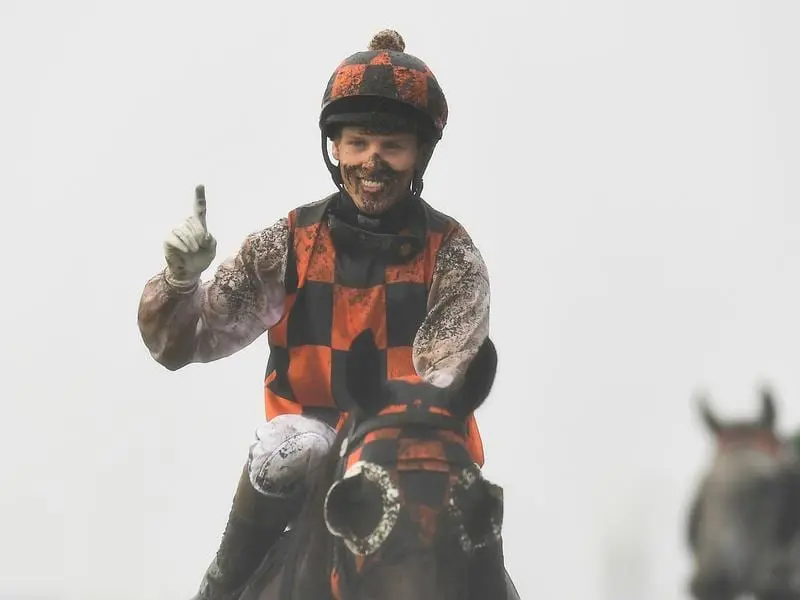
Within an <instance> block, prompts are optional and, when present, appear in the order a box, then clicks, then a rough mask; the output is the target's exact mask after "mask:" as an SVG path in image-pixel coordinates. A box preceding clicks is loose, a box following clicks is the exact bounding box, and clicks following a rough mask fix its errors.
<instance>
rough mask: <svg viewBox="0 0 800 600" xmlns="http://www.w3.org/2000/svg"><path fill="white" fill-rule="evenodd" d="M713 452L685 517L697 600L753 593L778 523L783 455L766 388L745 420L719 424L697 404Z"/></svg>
mask: <svg viewBox="0 0 800 600" xmlns="http://www.w3.org/2000/svg"><path fill="white" fill-rule="evenodd" d="M698 405H699V412H700V416H701V419H702V422H703V423H704V424H705V427H706V429H707V430H708V432H709V433H710V434H711V435H712V436H713V439H714V443H715V454H714V457H713V460H712V463H711V465H710V467H709V468H708V470H707V471H706V472H705V473H704V475H703V478H702V483H701V486H700V489H699V490H698V492H697V494H696V496H695V498H694V501H693V504H692V507H691V512H690V516H689V532H688V533H689V543H690V547H691V549H692V552H693V554H694V557H695V570H694V573H693V575H692V578H691V582H690V588H691V592H692V594H693V596H694V597H695V598H697V599H698V600H732V599H733V598H736V597H738V596H739V595H740V594H746V593H749V592H752V591H754V589H755V587H756V580H757V579H758V578H759V577H760V573H761V569H762V567H763V559H764V557H766V556H768V555H769V553H770V551H771V549H772V546H773V544H774V541H775V535H776V531H777V530H778V526H779V522H778V520H779V518H780V509H781V501H782V494H783V487H782V483H783V477H782V473H783V472H784V466H785V460H784V454H783V451H782V450H783V445H782V443H781V440H780V438H779V436H778V434H777V433H776V431H775V422H776V408H775V402H774V399H773V395H772V393H771V391H770V390H769V389H768V388H763V389H762V390H761V411H760V414H758V415H757V416H756V417H754V418H753V419H750V420H736V421H723V420H721V419H720V418H719V417H718V416H717V415H716V414H715V413H714V411H713V410H712V408H711V406H710V404H709V402H708V400H707V399H706V398H700V399H699V401H698Z"/></svg>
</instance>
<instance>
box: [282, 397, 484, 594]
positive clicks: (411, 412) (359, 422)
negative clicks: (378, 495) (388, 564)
mask: <svg viewBox="0 0 800 600" xmlns="http://www.w3.org/2000/svg"><path fill="white" fill-rule="evenodd" d="M398 408H399V410H398V411H396V412H385V413H382V414H377V415H370V416H361V417H356V416H353V417H351V419H350V423H349V424H348V425H347V428H348V429H347V434H346V435H345V436H343V438H342V443H341V445H340V447H339V457H338V460H337V462H336V466H335V469H334V477H333V481H334V482H336V481H339V480H341V479H342V478H343V477H344V476H345V473H346V470H347V463H348V457H349V455H350V454H351V453H352V452H354V451H355V450H356V449H357V448H359V447H360V446H361V445H362V444H363V443H364V441H365V439H366V438H367V436H368V435H369V434H371V433H374V432H377V431H380V430H382V429H392V428H398V429H408V428H418V429H423V430H437V431H448V432H452V433H454V434H456V435H458V436H464V435H465V434H466V431H467V427H466V423H465V421H464V420H463V419H459V418H457V417H455V416H453V415H451V414H449V413H447V412H445V411H441V412H433V411H431V410H430V409H427V408H416V407H414V406H412V405H405V404H403V405H401V406H399V407H398ZM332 451H336V450H335V449H334V450H332ZM465 455H466V452H465ZM393 460H396V458H395V459H393V457H391V456H386V457H382V459H381V462H385V463H391V462H393ZM456 464H457V466H460V467H463V468H464V470H465V472H469V470H470V469H473V470H476V471H477V470H478V469H477V466H475V464H474V463H472V461H471V460H460V461H456ZM469 483H471V481H470V482H469ZM342 545H343V542H342V541H341V540H339V539H337V540H336V541H335V542H334V544H333V552H332V553H331V556H330V558H329V567H328V572H329V574H330V579H331V586H330V588H329V596H328V599H329V600H341V599H340V597H339V593H338V589H337V583H336V582H337V579H338V573H340V572H341V571H340V563H341V561H340V557H341V554H342V550H343V549H342ZM298 562H299V561H296V560H295V561H289V564H287V566H286V569H285V570H284V573H283V575H282V578H281V589H280V593H279V598H280V600H291V598H292V591H293V589H294V586H295V582H296V579H297V569H298Z"/></svg>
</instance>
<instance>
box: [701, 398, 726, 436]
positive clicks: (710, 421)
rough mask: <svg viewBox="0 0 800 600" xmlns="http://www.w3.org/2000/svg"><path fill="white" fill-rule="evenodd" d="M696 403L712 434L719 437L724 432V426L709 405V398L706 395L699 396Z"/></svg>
mask: <svg viewBox="0 0 800 600" xmlns="http://www.w3.org/2000/svg"><path fill="white" fill-rule="evenodd" d="M696 401H697V406H698V409H699V410H700V416H701V417H702V418H703V422H704V423H705V424H706V427H707V428H708V429H709V430H710V431H711V433H713V434H714V435H717V434H718V433H719V432H720V431H721V430H722V426H721V425H720V423H719V421H718V420H717V417H716V416H714V413H713V412H712V410H711V406H710V405H709V403H708V397H707V396H705V395H700V396H697V400H696Z"/></svg>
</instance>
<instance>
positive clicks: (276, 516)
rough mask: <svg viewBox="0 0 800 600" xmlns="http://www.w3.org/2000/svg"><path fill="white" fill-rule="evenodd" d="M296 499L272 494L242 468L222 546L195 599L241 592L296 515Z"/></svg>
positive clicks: (215, 599) (222, 598) (224, 598)
mask: <svg viewBox="0 0 800 600" xmlns="http://www.w3.org/2000/svg"><path fill="white" fill-rule="evenodd" d="M295 507H296V501H295V500H294V499H293V498H282V497H268V496H265V495H264V494H261V493H260V492H258V491H257V490H256V489H255V488H253V486H252V484H251V483H250V477H249V474H248V470H247V468H246V467H245V469H244V470H243V471H242V475H241V477H240V479H239V485H238V487H237V489H236V494H235V496H234V499H233V505H232V507H231V511H230V514H229V516H228V523H227V525H226V526H225V531H224V533H223V534H222V541H221V542H220V546H219V549H218V550H217V553H216V555H215V557H214V560H212V561H211V564H210V565H209V566H208V569H207V570H206V573H205V575H204V577H203V579H202V581H201V583H200V589H199V590H198V592H197V594H196V595H195V596H194V597H193V598H192V600H230V599H232V598H236V597H237V596H238V594H239V593H241V591H242V589H243V588H244V586H245V584H246V583H247V581H248V579H249V578H250V576H251V575H253V573H255V571H256V569H257V568H258V567H259V565H260V564H261V562H262V561H263V560H264V558H265V556H266V555H267V552H268V551H269V549H270V548H271V547H272V546H273V545H274V544H275V542H277V541H278V539H280V537H281V535H282V534H283V532H284V530H285V528H286V526H287V525H288V523H289V521H290V520H291V518H292V516H293V512H294V510H295Z"/></svg>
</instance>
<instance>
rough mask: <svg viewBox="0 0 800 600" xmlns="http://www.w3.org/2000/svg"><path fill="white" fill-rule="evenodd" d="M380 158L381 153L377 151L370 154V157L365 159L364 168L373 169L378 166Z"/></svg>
mask: <svg viewBox="0 0 800 600" xmlns="http://www.w3.org/2000/svg"><path fill="white" fill-rule="evenodd" d="M380 160H381V157H380V155H379V154H378V153H377V152H373V153H372V154H370V155H369V158H368V159H367V160H365V161H364V168H365V169H373V168H375V167H376V166H378V163H379V162H380Z"/></svg>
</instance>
